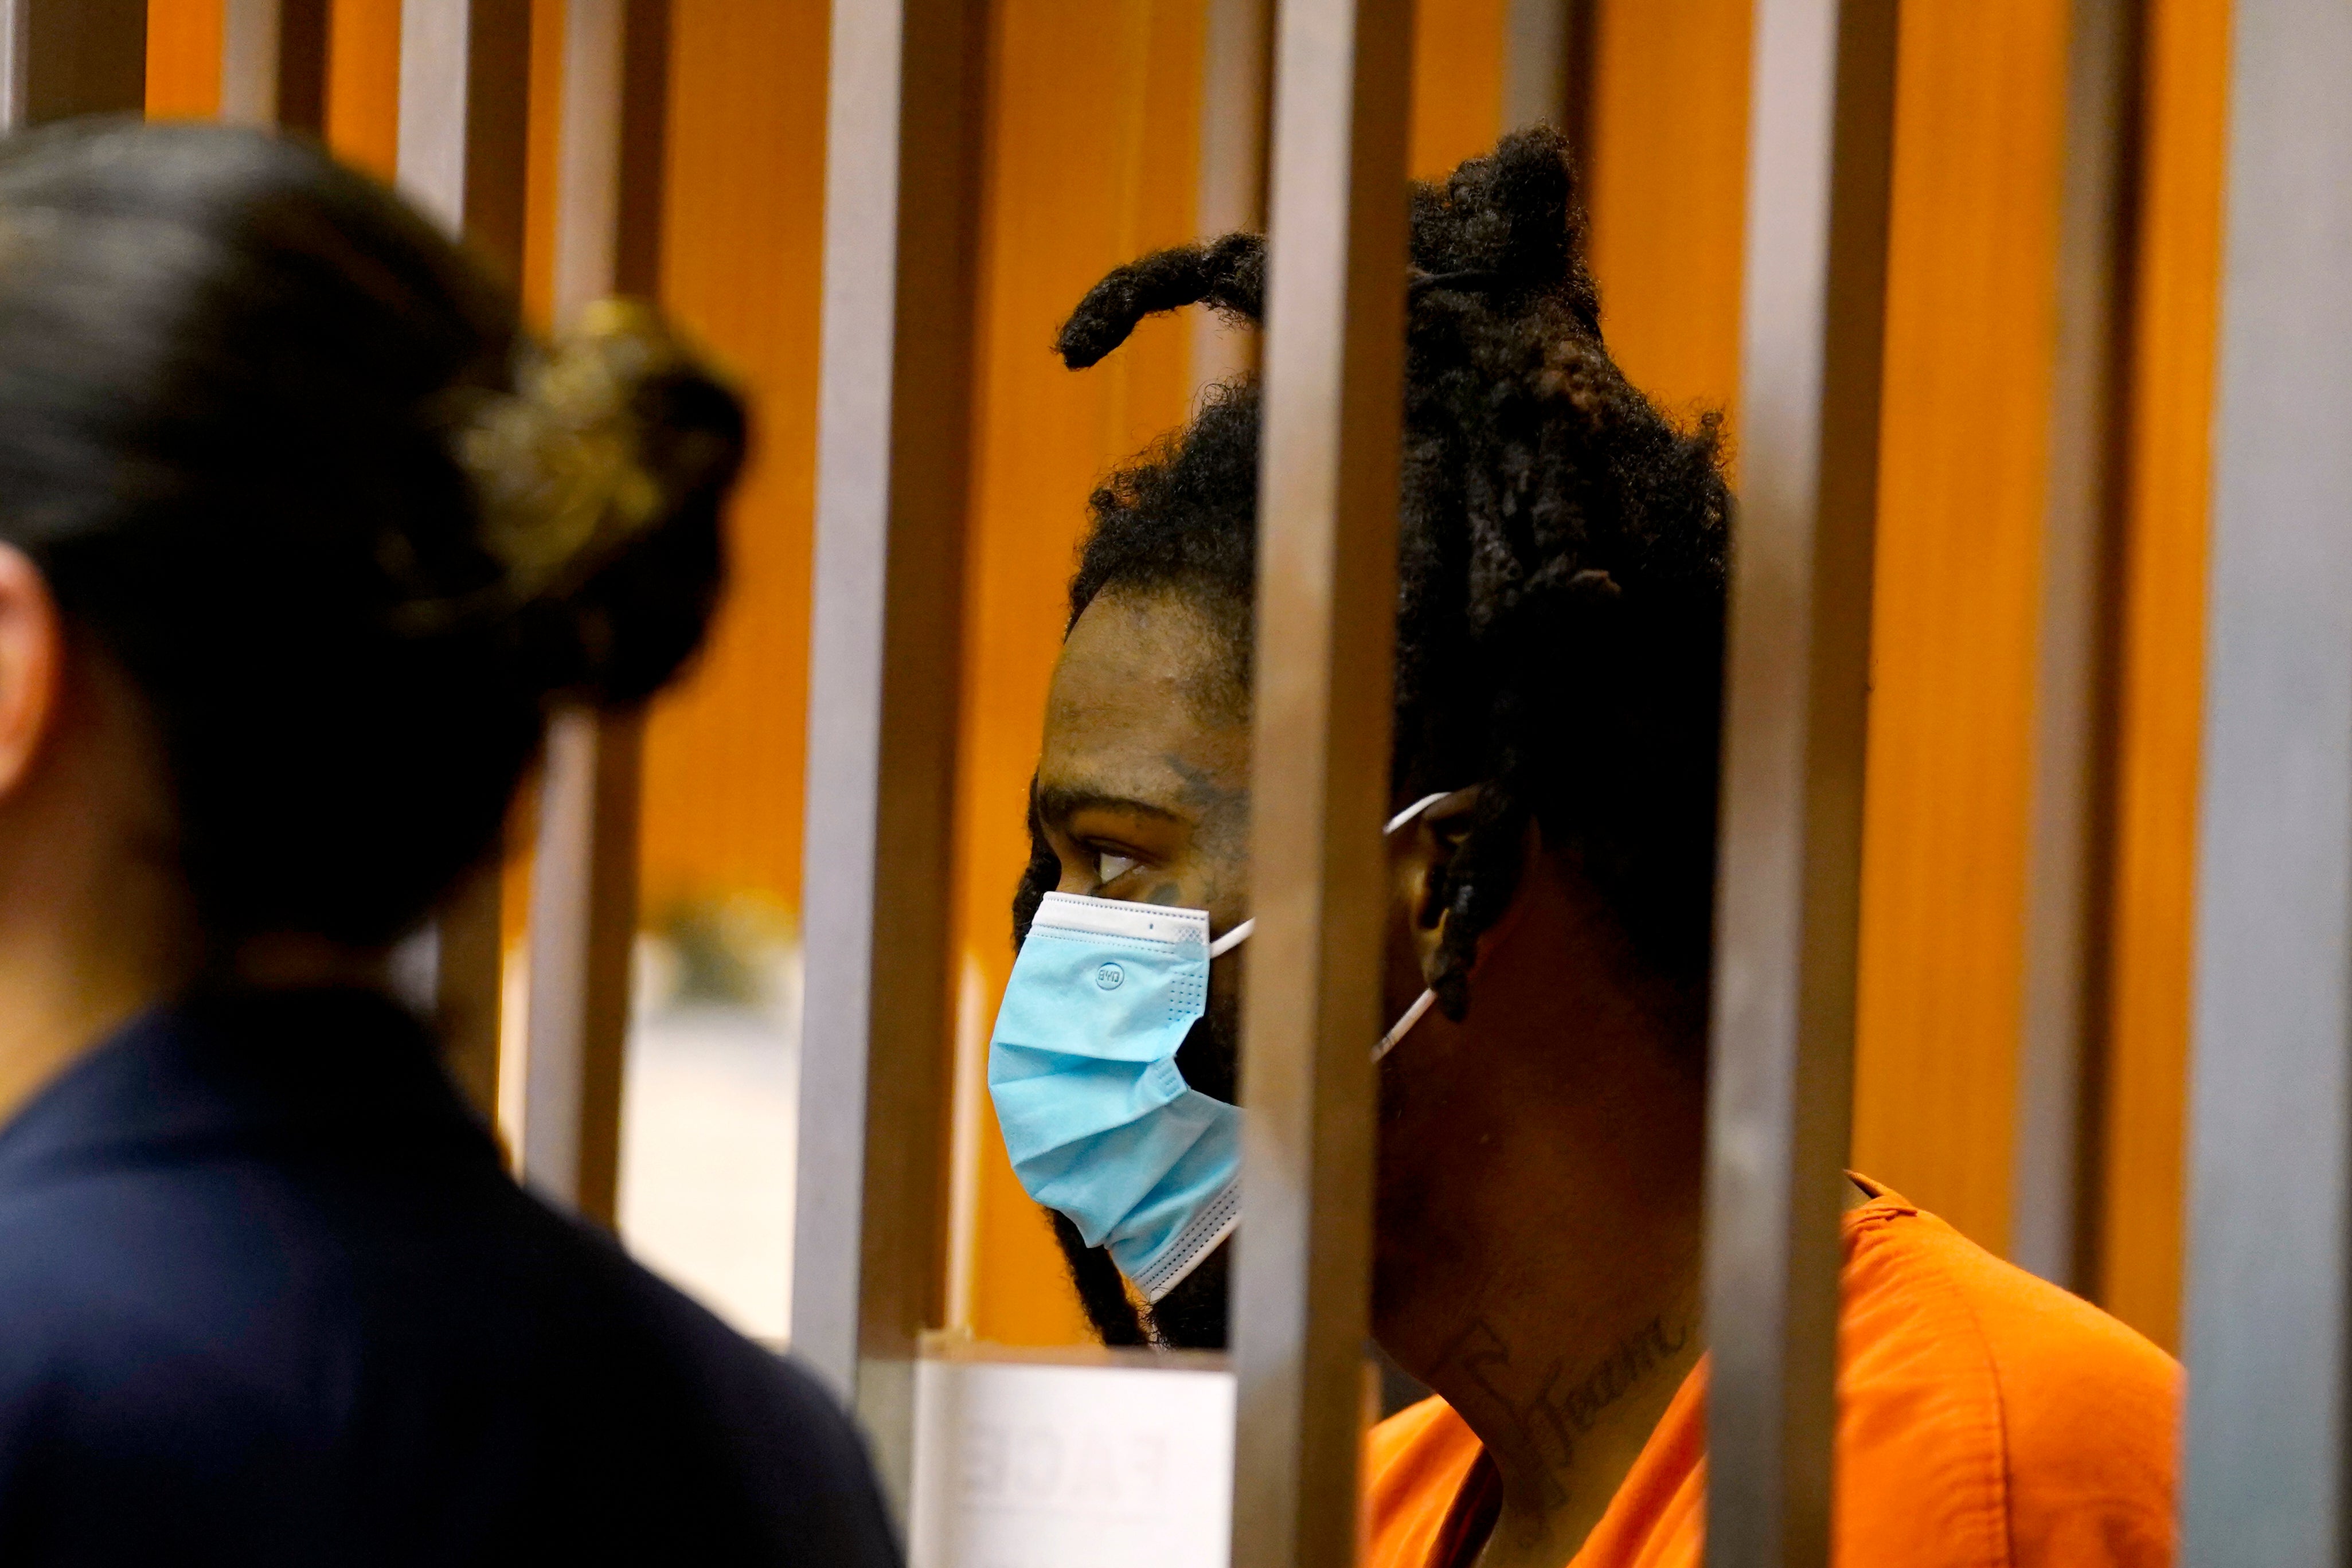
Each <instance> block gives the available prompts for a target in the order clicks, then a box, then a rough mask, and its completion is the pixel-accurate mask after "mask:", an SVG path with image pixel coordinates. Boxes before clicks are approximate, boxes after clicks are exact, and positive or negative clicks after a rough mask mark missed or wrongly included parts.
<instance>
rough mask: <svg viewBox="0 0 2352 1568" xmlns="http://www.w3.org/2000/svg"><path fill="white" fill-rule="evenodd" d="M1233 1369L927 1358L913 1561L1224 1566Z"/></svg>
mask: <svg viewBox="0 0 2352 1568" xmlns="http://www.w3.org/2000/svg"><path fill="white" fill-rule="evenodd" d="M1233 1471H1234V1379H1233V1374H1232V1373H1230V1372H1223V1371H1216V1370H1208V1369H1198V1370H1196V1369H1190V1368H1188V1369H1183V1370H1177V1369H1173V1368H1163V1367H1147V1366H1132V1365H1129V1366H1117V1365H1108V1366H1083V1365H1082V1366H1070V1365H1054V1364H1040V1363H1035V1362H1018V1361H982V1360H961V1359H958V1360H931V1359H925V1360H923V1361H920V1362H918V1363H917V1364H916V1368H915V1478H914V1497H913V1499H912V1506H911V1509H910V1512H911V1513H912V1516H913V1517H912V1519H911V1521H910V1522H909V1528H908V1534H909V1535H910V1537H911V1538H912V1539H911V1541H910V1542H909V1545H910V1547H911V1551H910V1552H908V1556H909V1558H910V1559H911V1562H912V1568H1103V1565H1104V1564H1106V1563H1118V1564H1119V1565H1120V1568H1226V1563H1227V1561H1228V1553H1229V1552H1230V1548H1231V1541H1230V1536H1231V1532H1232V1528H1233V1522H1232V1521H1233V1484H1234V1482H1233Z"/></svg>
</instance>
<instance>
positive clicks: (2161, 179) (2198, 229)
mask: <svg viewBox="0 0 2352 1568" xmlns="http://www.w3.org/2000/svg"><path fill="white" fill-rule="evenodd" d="M2143 80H2144V83H2145V91H2146V95H2147V145H2146V152H2145V156H2144V162H2143V165H2142V193H2141V202H2142V210H2141V217H2140V236H2139V246H2138V257H2139V259H2138V280H2137V281H2138V291H2137V301H2136V309H2135V316H2134V320H2133V330H2134V336H2135V339H2136V344H2135V363H2134V367H2133V375H2132V402H2131V419H2132V423H2133V431H2132V439H2131V459H2130V464H2129V471H2128V473H2129V476H2128V480H2127V483H2128V486H2129V490H2128V494H2127V498H2126V517H2127V533H2126V544H2125V552H2124V583H2123V591H2124V598H2123V639H2124V646H2123V691H2122V701H2121V705H2120V706H2121V714H2120V724H2119V726H2118V730H2119V734H2118V740H2117V744H2118V748H2119V749H2118V755H2117V758H2116V774H2117V783H2118V798H2117V801H2116V807H2117V811H2116V815H2117V822H2116V834H2117V837H2116V882H2115V889H2114V898H2115V913H2114V925H2113V931H2114V937H2113V941H2114V947H2113V959H2112V965H2113V967H2112V969H2111V971H2110V984H2109V991H2108V1006H2109V1009H2110V1019H2111V1023H2110V1030H2111V1033H2110V1036H2109V1041H2108V1061H2109V1074H2108V1084H2107V1104H2106V1128H2105V1153H2106V1165H2105V1171H2104V1173H2103V1175H2104V1178H2105V1179H2104V1182H2103V1189H2104V1190H2103V1192H2102V1206H2101V1214H2100V1218H2101V1219H2102V1222H2103V1227H2104V1228H2103V1233H2102V1237H2101V1242H2102V1247H2101V1257H2100V1270H2099V1281H2098V1289H2099V1297H2100V1300H2101V1301H2102V1302H2103V1303H2104V1304H2105V1306H2106V1307H2107V1308H2108V1310H2110V1311H2111V1312H2115V1313H2116V1315H2117V1316H2118V1317H2121V1318H2122V1319H2123V1320H2124V1321H2125V1322H2127V1323H2130V1324H2131V1325H2132V1326H2133V1327H2135V1328H2137V1329H2138V1330H2140V1331H2141V1332H2142V1333H2146V1334H2147V1335H2148V1336H2149V1337H2150V1338H2152V1339H2154V1340H2155V1341H2156V1342H2157V1343H2159V1344H2163V1345H2166V1346H2168V1347H2176V1346H2178V1345H2179V1330H2180V1264H2181V1242H2180V1239H2181V1205H2182V1190H2183V1189H2182V1180H2183V1176H2182V1170H2183V1166H2182V1146H2183V1143H2184V1140H2185V1137H2186V1130H2187V1123H2186V1109H2185V1093H2186V1082H2187V1072H2188V1061H2189V956H2190V946H2191V942H2190V938H2191V925H2192V920H2191V913H2192V912H2191V907H2190V900H2191V897H2192V894H2193V893H2194V877H2193V872H2194V868H2195V861H2196V847H2197V754H2198V735H2199V723H2200V704H2201V696H2202V675H2203V664H2204V643H2205V635H2204V633H2205V527H2206V510H2207V493H2208V488H2209V476H2210V458H2211V451H2210V430H2211V422H2212V400H2213V345H2214V329H2215V325H2216V311H2217V308H2218V298H2219V293H2220V283H2221V192H2222V167H2223V146H2224V141H2225V135H2226V131H2227V127H2228V110H2229V82H2230V5H2229V0H2153V3H2152V4H2151V5H2150V7H2149V15H2148V34H2147V66H2146V70H2145V73H2144V77H2143Z"/></svg>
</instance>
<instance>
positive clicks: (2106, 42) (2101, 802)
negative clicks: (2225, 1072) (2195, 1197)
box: [2009, 0, 2140, 1289]
mask: <svg viewBox="0 0 2352 1568" xmlns="http://www.w3.org/2000/svg"><path fill="white" fill-rule="evenodd" d="M2139 8H2140V7H2139V0H2074V5H2073V8H2072V9H2073V16H2072V17H2071V19H2070V26H2071V37H2070V39H2069V42H2068V46H2067V64H2066V120H2065V125H2066V130H2065V143H2064V155H2063V165H2062V170H2061V177H2060V194H2059V209H2058V253H2057V266H2056V268H2055V282H2056V286H2057V304H2058V310H2057V341H2056V344H2055V351H2054V353H2053V359H2052V366H2051V380H2050V457H2049V462H2050V473H2049V478H2048V481H2047V490H2046V494H2045V498H2044V505H2043V515H2042V635H2041V639H2040V642H2041V646H2040V649H2039V651H2038V654H2037V656H2038V659H2039V661H2040V671H2039V674H2038V678H2037V686H2036V691H2035V728H2036V736H2035V743H2034V779H2033V817H2032V825H2031V829H2030V832H2031V841H2030V843H2029V846H2028V850H2027V865H2026V908H2025V943H2024V947H2025V977H2024V986H2023V995H2022V1001H2023V1006H2022V1008H2021V1014H2022V1016H2021V1019H2020V1025H2021V1028H2020V1031H2019V1060H2018V1078H2017V1144H2016V1152H2015V1157H2014V1165H2013V1176H2012V1180H2011V1197H2010V1249H2009V1250H2010V1257H2011V1260H2014V1261H2015V1262H2017V1263H2018V1264H2020V1265H2021V1266H2022V1267H2024V1268H2027V1269H2031V1270H2033V1271H2034V1272H2035V1273H2037V1274H2040V1275H2041V1276H2042V1278H2043V1279H2046V1280H2050V1281H2054V1282H2056V1283H2058V1284H2061V1285H2064V1286H2067V1287H2069V1288H2070V1289H2079V1288H2081V1287H2082V1286H2083V1285H2084V1284H2085V1283H2086V1282H2087V1281H2090V1280H2091V1279H2092V1278H2093V1277H2094V1269H2093V1260H2092V1257H2091V1249H2092V1247H2093V1245H2094V1241H2095V1236H2094V1229H2095V1228H2094V1227H2093V1225H2092V1224H2091V1222H2090V1217H2091V1216H2092V1215H2093V1214H2094V1213H2095V1210H2096V1205H2095V1202H2094V1201H2093V1184H2094V1183H2095V1180H2096V1176H2097V1172H2098V1168H2099V1162H2098V1158H2097V1153H2096V1149H2095V1137H2096V1132H2097V1127H2098V1115H2097V1110H2098V1104H2097V1102H2098V1093H2097V1089H2098V1071H2097V1063H2098V1061H2099V1060H2100V1058H2101V1055H2102V1052H2101V1044H2102V1035H2103V1033H2104V1030H2103V1019H2102V1009H2101V1007H2100V1002H2099V998H2100V996H2101V990H2102V982H2103V980H2104V978H2105V976H2104V973H2103V965H2102V963H2101V955H2102V953H2103V951H2104V949H2105V925H2106V923H2105V915H2104V912H2105V894H2106V881H2107V879H2106V876H2105V867H2106V865H2107V863H2108V859H2109V855H2108V846H2109V842H2110V835H2111V831H2112V829H2113V823H2114V811H2113V809H2112V807H2113V800H2112V777H2111V772H2112V770H2111V768H2110V766H2109V763H2110V758H2111V752H2112V745H2113V739H2114V734H2115V714H2114V700H2113V699H2114V693H2115V683H2116V629H2115V603H2114V599H2115V595H2114V592H2113V587H2112V585H2113V583H2114V580H2115V563H2116V549H2117V537H2116V535H2117V519H2118V507H2120V504H2121V474H2122V457H2123V437H2124V424H2125V411H2124V403H2123V399H2124V395H2125V375H2124V356H2125V351H2126V341H2125V340H2126V333H2125V330H2124V328H2125V323H2126V319H2128V310H2127V308H2126V292H2127V289H2128V287H2129V283H2130V241H2131V228H2132V225H2131V212H2132V193H2133V181H2132V178H2131V170H2132V165H2133V157H2134V145H2135V130H2136V120H2137V99H2138V94H2137V68H2138V31H2139Z"/></svg>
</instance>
